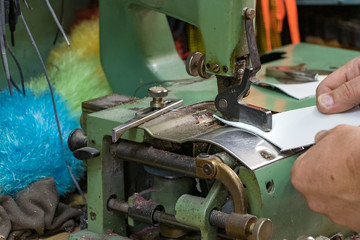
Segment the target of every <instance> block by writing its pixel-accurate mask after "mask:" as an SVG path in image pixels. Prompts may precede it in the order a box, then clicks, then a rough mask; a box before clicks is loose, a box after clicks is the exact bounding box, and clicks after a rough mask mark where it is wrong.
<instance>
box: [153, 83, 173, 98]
mask: <svg viewBox="0 0 360 240" xmlns="http://www.w3.org/2000/svg"><path fill="white" fill-rule="evenodd" d="M148 94H149V97H153V98H164V97H166V96H167V95H168V90H167V89H166V88H164V87H161V86H156V87H151V88H149V90H148Z"/></svg>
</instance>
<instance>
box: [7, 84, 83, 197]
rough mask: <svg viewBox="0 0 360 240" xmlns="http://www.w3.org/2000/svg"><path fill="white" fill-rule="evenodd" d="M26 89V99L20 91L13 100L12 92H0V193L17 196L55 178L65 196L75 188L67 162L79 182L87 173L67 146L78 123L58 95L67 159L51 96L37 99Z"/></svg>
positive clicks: (56, 97) (60, 191)
mask: <svg viewBox="0 0 360 240" xmlns="http://www.w3.org/2000/svg"><path fill="white" fill-rule="evenodd" d="M26 90H27V91H26V97H24V96H23V95H21V94H19V93H18V92H14V96H12V97H11V96H10V94H9V91H8V90H4V91H2V92H0V193H3V194H9V195H12V196H14V195H15V194H16V193H17V192H19V191H20V190H22V189H24V188H26V187H27V186H28V185H29V184H31V183H33V182H35V181H37V180H39V179H42V178H45V177H53V178H54V179H55V183H56V187H57V189H58V192H59V195H61V196H63V195H65V194H66V193H69V192H71V191H73V190H74V188H75V186H74V184H73V182H72V179H71V177H70V174H69V172H68V170H67V167H66V162H67V163H68V164H69V165H70V167H71V169H72V171H73V174H74V176H75V178H76V179H79V178H81V177H82V175H83V172H84V167H83V164H82V162H81V161H79V160H77V159H75V158H74V157H73V156H72V153H71V151H70V150H69V149H68V147H67V137H68V136H69V134H70V132H71V131H72V130H73V129H75V128H77V127H79V124H78V121H77V120H76V119H75V118H74V116H71V115H70V113H69V111H68V110H67V108H66V102H65V100H64V99H63V98H62V97H61V96H60V95H58V94H56V93H55V102H56V107H57V113H58V116H59V121H60V125H61V129H62V136H63V140H64V145H65V148H66V154H65V155H66V156H65V158H64V151H63V149H62V146H61V143H60V139H59V134H58V131H57V125H56V120H55V116H54V110H53V106H52V101H51V95H50V93H49V92H48V91H45V92H42V93H40V94H38V95H37V96H35V94H34V93H32V92H31V90H30V89H26Z"/></svg>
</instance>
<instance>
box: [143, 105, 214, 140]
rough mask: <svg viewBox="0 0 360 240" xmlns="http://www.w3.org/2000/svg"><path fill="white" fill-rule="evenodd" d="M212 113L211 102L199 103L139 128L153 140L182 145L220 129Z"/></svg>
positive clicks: (167, 114)
mask: <svg viewBox="0 0 360 240" xmlns="http://www.w3.org/2000/svg"><path fill="white" fill-rule="evenodd" d="M214 111H216V109H215V106H214V103H213V102H201V103H197V104H194V105H191V106H186V107H184V108H180V109H177V110H174V111H171V112H169V113H166V114H164V115H162V116H160V117H158V118H155V119H153V120H151V121H148V122H146V123H144V124H142V125H140V126H139V128H140V129H144V130H145V131H146V132H147V133H148V134H149V135H150V136H151V137H153V138H157V139H162V140H166V141H170V142H177V143H183V142H186V141H188V140H190V139H191V138H193V137H194V136H199V135H202V134H204V133H206V132H211V131H212V130H214V129H217V128H220V127H221V126H220V125H219V124H218V122H217V121H216V119H215V118H214V117H213V112H214ZM184 129H186V131H184Z"/></svg>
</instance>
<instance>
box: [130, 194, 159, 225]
mask: <svg viewBox="0 0 360 240" xmlns="http://www.w3.org/2000/svg"><path fill="white" fill-rule="evenodd" d="M159 211H160V212H161V211H164V207H163V206H161V205H160V204H158V203H156V202H154V201H153V200H151V199H150V200H146V199H144V198H143V197H141V196H136V197H135V198H134V201H133V203H132V204H131V206H129V207H128V215H129V216H130V217H132V218H135V219H137V220H139V221H141V222H144V223H150V224H155V223H157V222H158V221H156V220H155V219H154V217H153V216H154V214H155V212H159Z"/></svg>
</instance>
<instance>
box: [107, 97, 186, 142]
mask: <svg viewBox="0 0 360 240" xmlns="http://www.w3.org/2000/svg"><path fill="white" fill-rule="evenodd" d="M164 103H165V106H164V107H163V108H159V109H154V108H151V107H150V108H147V109H144V110H143V111H141V112H138V113H137V114H136V115H135V117H134V118H133V119H131V120H129V121H127V122H125V123H124V124H121V125H120V126H117V127H115V128H113V130H112V141H113V142H117V141H118V140H119V139H120V137H121V136H122V135H123V134H124V133H125V132H126V131H127V130H129V129H130V128H133V127H137V126H139V125H141V124H143V123H145V122H147V121H149V120H151V119H154V118H156V117H158V116H160V115H162V114H164V113H166V112H169V111H170V110H172V109H174V108H177V107H180V106H181V105H182V104H183V100H181V99H167V100H165V101H164Z"/></svg>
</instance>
